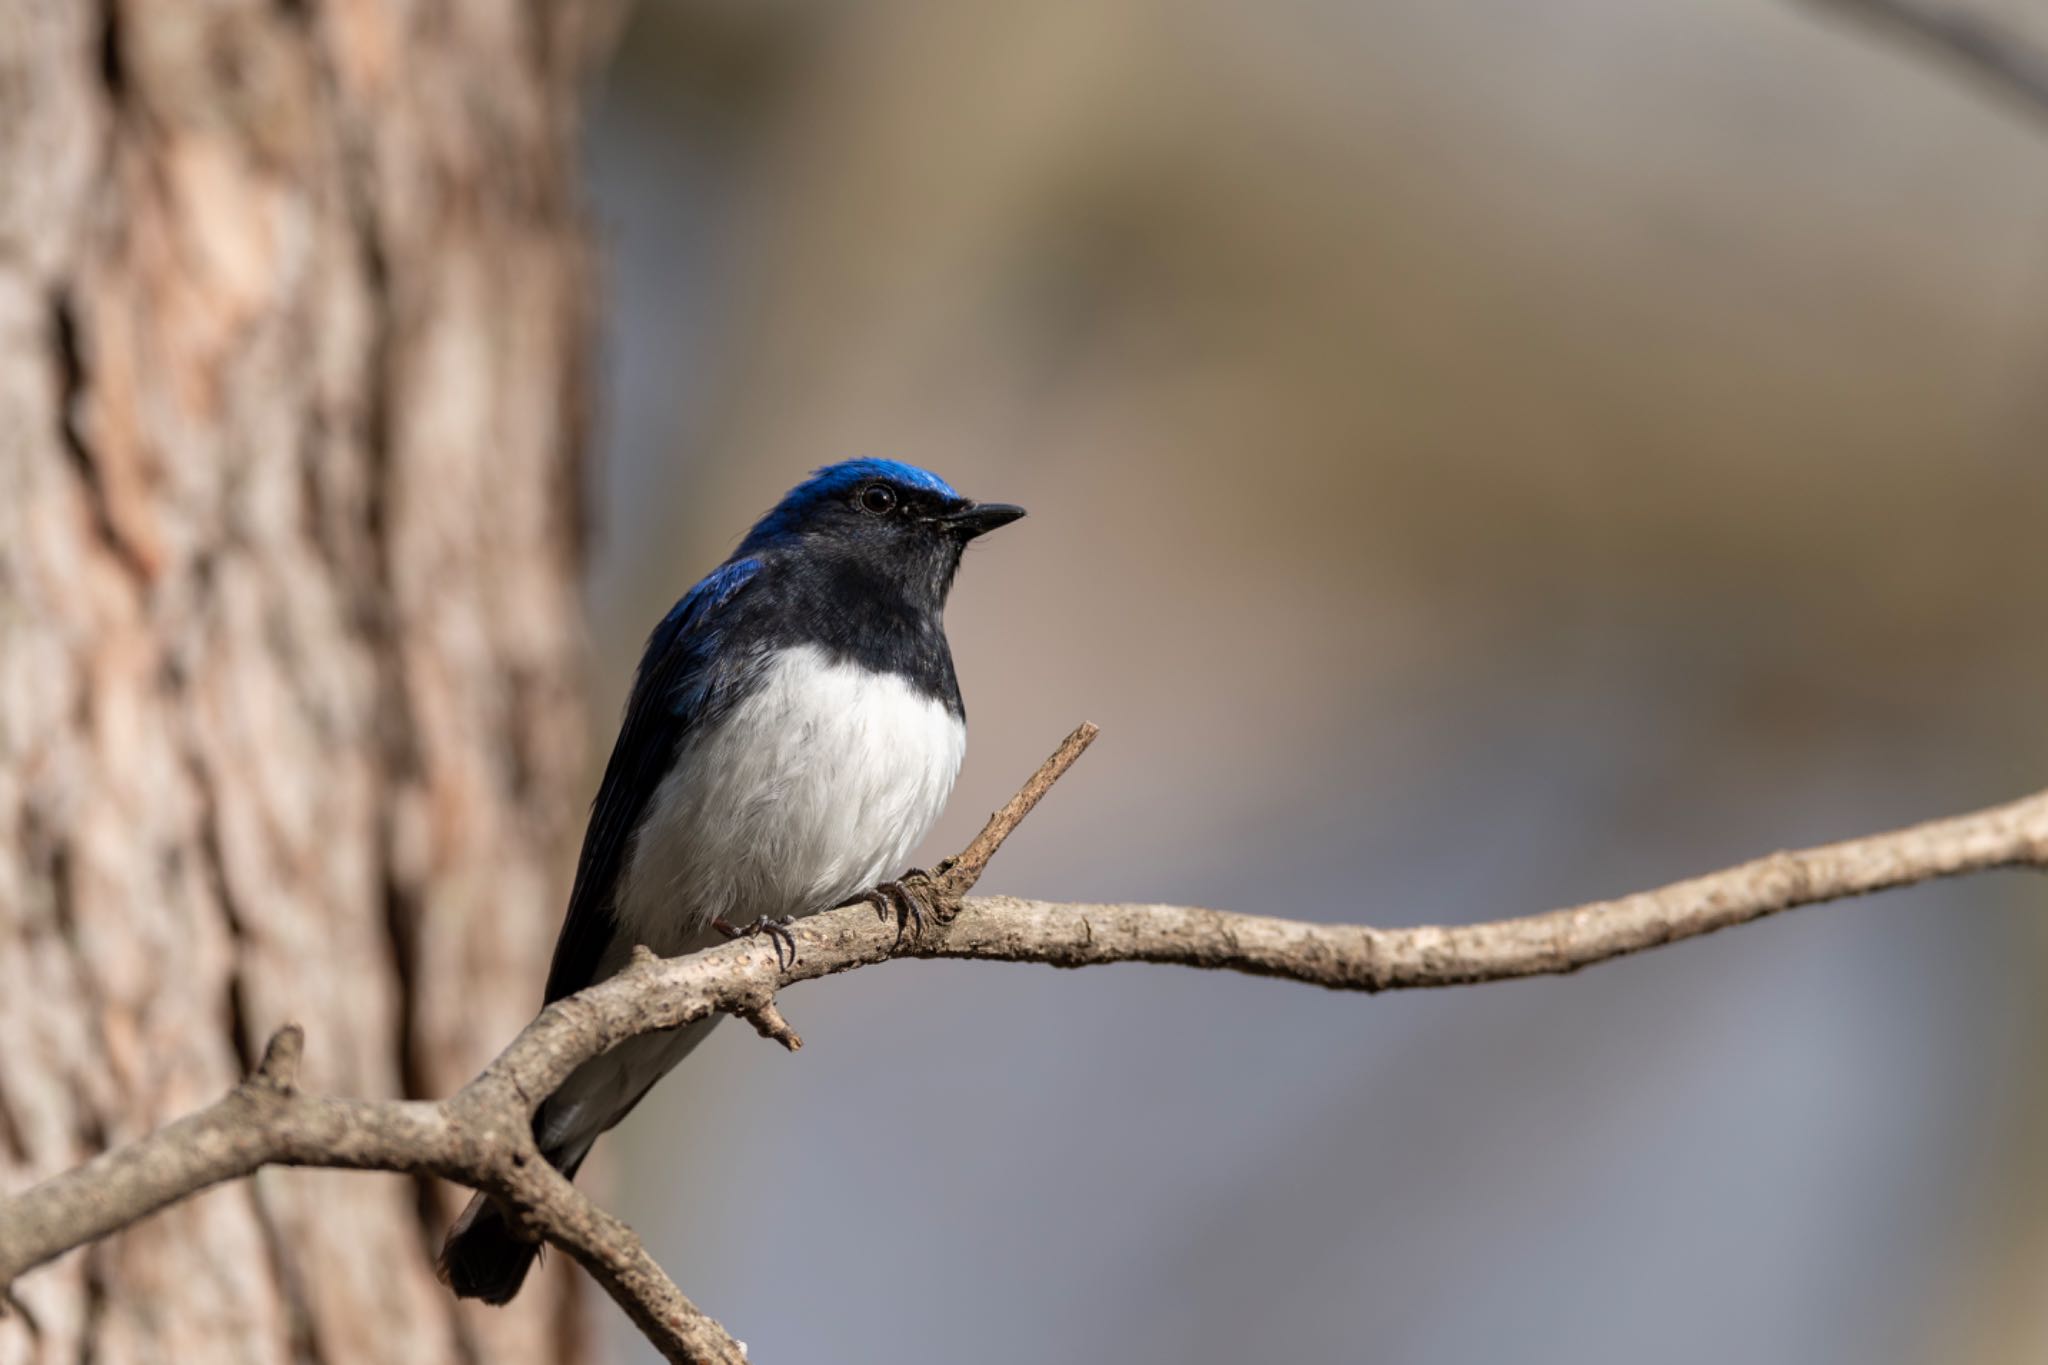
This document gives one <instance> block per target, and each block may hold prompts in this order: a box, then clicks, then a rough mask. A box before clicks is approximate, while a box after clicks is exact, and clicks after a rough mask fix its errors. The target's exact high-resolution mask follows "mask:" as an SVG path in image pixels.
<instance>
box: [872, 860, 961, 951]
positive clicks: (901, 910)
mask: <svg viewBox="0 0 2048 1365" xmlns="http://www.w3.org/2000/svg"><path fill="white" fill-rule="evenodd" d="M941 866H942V867H943V866H944V864H941ZM860 899H861V900H864V901H866V902H868V903H869V904H870V905H872V906H874V907H875V914H876V915H877V916H879V917H880V918H882V919H884V920H886V919H888V918H889V915H890V913H891V912H894V914H895V916H896V946H897V947H899V948H900V947H901V946H903V938H904V935H905V934H906V933H908V934H909V936H910V940H911V942H913V943H914V942H916V941H917V940H918V939H919V938H921V937H923V935H924V924H925V920H926V919H927V918H930V919H932V920H935V921H937V922H938V923H940V924H946V923H950V922H951V921H952V919H953V916H952V914H951V913H950V912H949V911H948V910H947V908H946V906H945V904H944V903H943V902H942V901H941V900H940V899H939V885H938V881H937V879H936V878H934V877H933V876H932V874H931V873H929V872H927V871H925V870H924V869H923V868H921V867H913V868H911V869H910V870H909V871H908V872H906V873H904V874H903V875H902V876H900V877H898V878H897V879H896V880H895V881H893V882H883V883H881V884H880V885H879V886H877V887H875V888H874V889H873V890H872V891H869V892H867V893H866V894H865V895H863V896H861V897H860Z"/></svg>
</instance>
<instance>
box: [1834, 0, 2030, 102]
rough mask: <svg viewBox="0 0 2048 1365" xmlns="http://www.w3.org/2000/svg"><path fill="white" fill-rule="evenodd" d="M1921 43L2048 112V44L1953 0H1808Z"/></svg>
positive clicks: (1992, 83)
mask: <svg viewBox="0 0 2048 1365" xmlns="http://www.w3.org/2000/svg"><path fill="white" fill-rule="evenodd" d="M1807 2H1808V3H1809V4H1813V5H1816V6H1819V7H1821V8H1824V9H1830V10H1834V11H1836V12H1838V13H1841V14H1846V15H1849V16H1851V17H1854V18H1858V19H1862V20H1865V21H1867V22H1869V23H1873V24H1878V25H1881V26H1883V27H1885V28H1889V29H1892V30H1893V31H1895V32H1897V33H1900V34H1903V35H1904V36H1906V37H1908V38H1910V39H1913V40H1914V41H1916V42H1918V43H1920V44H1921V45H1922V46H1923V47H1926V48H1928V49H1929V50H1930V51H1933V52H1935V53H1937V54H1939V55H1941V56H1944V57H1946V58H1948V59H1949V60H1950V61H1951V62H1954V63H1955V64H1957V65H1959V66H1961V67H1962V68H1963V69H1965V70H1967V71H1969V72H1971V73H1973V74H1975V75H1976V76H1978V77H1979V78H1980V79H1982V80H1983V81H1984V82H1985V83H1986V84H1988V85H1990V86H1992V87H1993V88H1994V89H1997V90H1999V91H2002V92H2003V93H2005V94H2006V95H2009V96H2016V97H2018V99H2019V100H2020V101H2021V102H2022V103H2024V104H2025V105H2026V106H2027V107H2028V108H2030V109H2031V110H2032V111H2033V112H2034V113H2035V114H2037V115H2042V116H2048V47H2044V46H2042V45H2041V43H2039V42H2035V41H2030V40H2029V39H2028V38H2026V37H2025V36H2023V35H2022V34H2020V33H2018V32H2017V31H2015V30H2013V29H2011V28H2008V27H2006V26H2005V25H2003V24H2000V23H1999V22H1997V21H1996V20H1994V19H1992V18H1991V17H1989V16H1988V15H1985V14H1981V13H1975V12H1972V11H1971V10H1969V9H1967V8H1965V7H1964V6H1962V5H1958V4H1953V3H1949V2H1948V0H1807Z"/></svg>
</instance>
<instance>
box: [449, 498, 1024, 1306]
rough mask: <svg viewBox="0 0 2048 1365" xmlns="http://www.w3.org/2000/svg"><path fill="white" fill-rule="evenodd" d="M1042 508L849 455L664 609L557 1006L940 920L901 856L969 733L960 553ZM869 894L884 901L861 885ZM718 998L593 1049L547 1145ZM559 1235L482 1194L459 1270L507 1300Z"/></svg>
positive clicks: (939, 803)
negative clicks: (855, 921) (855, 930)
mask: <svg viewBox="0 0 2048 1365" xmlns="http://www.w3.org/2000/svg"><path fill="white" fill-rule="evenodd" d="M1023 515H1024V509H1023V508H1021V507H1017V506H1014V505H1012V504H1009V503H999V502H976V501H973V500H972V499H969V498H965V497H962V496H961V495H960V494H959V493H957V492H955V491H954V489H953V487H952V486H951V485H950V484H948V483H947V482H946V481H945V480H943V479H941V478H939V477H938V476H937V475H935V474H932V473H929V472H927V471H925V470H923V469H919V468H916V467H915V466H912V465H909V464H905V463H901V462H899V461H895V460H884V459H856V460H846V461H843V462H841V463H838V464H832V465H827V466H826V467H824V468H823V469H819V470H817V471H816V472H814V473H813V474H811V475H810V477H809V478H807V479H805V480H804V481H803V482H801V483H799V484H798V485H797V486H796V487H795V488H793V489H791V490H790V491H789V492H788V493H787V494H786V495H785V496H784V497H783V498H782V500H781V501H780V502H778V503H777V504H776V505H775V506H774V507H773V508H772V509H771V510H770V511H769V512H768V513H767V514H766V515H765V516H763V517H762V518H761V519H760V520H759V521H758V522H756V523H755V524H754V526H753V529H752V530H750V531H749V532H748V533H747V534H746V536H745V537H744V538H743V539H742V540H741V541H740V543H739V546H738V548H737V549H735V550H734V551H733V552H732V554H731V555H730V556H729V557H728V558H727V559H726V560H725V562H724V563H722V564H720V565H719V566H718V567H717V568H715V569H713V570H712V571H711V572H710V573H709V574H707V575H705V577H704V578H703V579H702V581H700V582H699V583H697V585H696V586H695V587H693V588H691V589H690V590H689V592H687V593H685V594H684V595H683V597H682V599H681V600H680V601H678V602H677V603H676V604H675V606H674V607H673V608H672V609H671V610H670V611H669V613H668V615H667V616H665V617H663V618H662V620H661V622H660V624H659V625H657V626H656V627H655V628H654V630H653V633H652V634H651V635H650V636H649V637H648V640H647V645H646V649H645V651H644V653H643V654H642V656H641V659H640V665H639V669H638V671H637V673H636V675H635V678H634V682H633V687H632V691H631V693H630V695H629V697H628V699H627V702H626V707H625V716H624V719H623V721H622V723H621V725H620V727H619V734H618V738H617V740H616V741H615V742H614V744H613V746H612V752H611V758H610V760H609V761H608V762H607V763H606V765H605V771H604V777H603V780H602V781H601V782H600V784H599V786H598V791H597V796H596V799H595V800H594V801H593V802H592V804H591V812H590V821H589V824H588V826H587V827H586V829H585V832H584V836H583V846H582V852H581V853H580V854H579V856H578V858H577V862H576V874H575V879H574V882H573V884H572V886H571V889H570V892H569V901H568V907H567V910H566V912H565V913H564V915H563V920H562V928H561V932H560V935H559V936H558V938H557V940H556V943H555V951H554V958H553V961H552V963H551V964H550V966H549V969H548V977H547V985H546V989H545V991H544V993H543V994H544V997H545V998H544V1001H543V1004H544V1005H545V1004H551V1003H553V1002H554V1001H556V1000H559V999H561V998H563V997H564V996H567V995H573V994H574V993H575V992H577V991H579V990H581V989H583V988H584V987H586V986H589V985H592V984H594V983H596V982H599V981H602V980H604V979H606V978H607V977H610V976H612V975H614V974H616V973H617V972H618V971H620V970H621V969H622V968H624V967H625V966H626V965H627V964H628V963H629V962H630V961H631V960H632V957H633V953H634V950H635V948H636V947H638V946H641V945H644V946H645V947H647V948H648V949H650V950H652V951H653V952H655V953H656V954H659V955H660V956H663V957H673V956H677V955H680V954H683V953H690V952H695V951H698V950H700V949H703V948H706V947H709V946H711V945H712V944H715V943H718V942H721V941H723V940H724V939H727V938H731V937H736V936H740V935H746V934H768V935H772V936H773V937H774V939H775V941H776V951H777V954H778V957H779V956H780V954H781V953H782V951H783V950H784V948H785V947H787V948H788V950H789V951H790V952H792V953H794V951H795V944H794V939H793V938H792V937H791V936H790V934H789V926H790V925H791V924H792V923H794V921H795V919H796V918H797V917H801V916H804V915H808V914H813V913H816V912H817V911H820V910H825V909H829V908H832V907H834V906H837V905H841V904H850V903H855V902H857V901H859V900H861V899H863V898H869V899H873V900H874V903H875V904H876V906H877V908H878V910H886V909H887V908H888V906H889V905H893V906H894V908H895V909H896V911H897V913H898V916H899V918H898V932H899V934H900V933H901V932H902V929H903V927H904V925H905V924H906V923H910V924H912V925H913V927H915V924H916V923H919V922H921V916H920V915H919V909H920V907H919V905H918V900H917V897H916V895H915V894H914V893H913V892H912V891H911V889H910V874H905V876H903V877H899V878H898V879H897V880H895V881H893V882H880V881H878V879H879V878H881V877H883V876H884V874H885V873H888V872H890V871H892V870H894V869H897V868H900V867H901V866H902V864H903V860H904V859H905V858H906V857H907V856H908V855H909V853H910V851H911V849H912V848H913V847H915V846H916V845H917V844H918V843H919V842H920V841H922V840H923V838H924V837H925V835H926V834H927V833H929V832H930V830H931V826H932V824H933V823H934V822H935V821H936V820H937V819H938V816H939V812H940V811H941V810H942V809H943V808H944V806H945V803H946V799H947V797H948V796H949V795H950V794H951V792H952V789H953V781H954V778H955V777H956V776H957V775H958V773H959V770H960V763H961V760H962V758H963V757H964V756H965V754H966V749H967V712H966V708H965V706H964V705H963V704H962V702H961V698H960V684H959V679H958V677H957V676H956V675H955V673H954V669H953V656H952V651H951V649H950V647H949V646H948V644H947V640H946V632H945V622H944V613H945V605H946V598H947V596H948V594H949V593H950V591H951V589H952V585H953V579H954V576H955V574H956V573H957V572H958V570H959V567H960V560H961V556H962V554H963V553H964V552H965V550H966V548H967V546H968V545H969V544H970V543H971V542H972V541H974V540H975V539H977V538H978V537H980V536H982V535H985V534H987V533H988V532H990V531H993V530H995V529H996V528H998V527H1001V526H1006V525H1008V524H1009V523H1011V522H1013V521H1015V520H1017V519H1018V518H1019V517H1021V516H1023ZM863 893H865V896H864V895H863ZM717 1019H718V1016H717V1015H715V1014H714V1015H711V1016H709V1017H707V1018H705V1019H701V1020H697V1021H694V1022H692V1023H689V1024H685V1025H683V1026H681V1027H680V1028H674V1029H668V1030H664V1031H661V1032H657V1033H650V1034H645V1035H642V1036H640V1037H638V1038H634V1039H631V1040H629V1041H627V1042H625V1043H623V1044H621V1045H620V1046H618V1047H616V1048H614V1049H612V1050H611V1051H610V1052H607V1053H605V1054H604V1055H602V1056H599V1057H595V1058H593V1059H591V1060H590V1061H588V1062H585V1063H584V1064H583V1065H582V1066H580V1067H578V1068H577V1069H576V1070H575V1071H574V1072H573V1073H572V1074H571V1075H570V1076H569V1078H568V1079H567V1080H566V1081H565V1082H564V1083H563V1084H562V1086H561V1087H560V1088H559V1089H558V1090H557V1091H556V1092H555V1093H554V1094H553V1095H551V1096H549V1097H548V1098H547V1099H546V1100H545V1101H543V1102H542V1103H541V1104H540V1106H539V1107H538V1108H537V1109H536V1110H535V1113H534V1116H533V1137H534V1141H535V1143H536V1145H537V1146H538V1147H539V1149H540V1152H541V1154H542V1155H543V1156H544V1157H545V1158H546V1159H547V1160H548V1162H549V1163H551V1164H552V1165H554V1166H555V1167H556V1168H557V1169H559V1170H560V1171H561V1172H562V1173H563V1174H564V1175H565V1176H568V1177H571V1178H574V1176H575V1174H576V1171H577V1168H578V1167H579V1166H581V1165H582V1164H583V1160H584V1158H585V1157H586V1156H588V1155H589V1153H590V1149H591V1146H592V1144H593V1143H595V1142H596V1141H597V1139H598V1137H599V1136H600V1135H602V1134H603V1133H604V1132H605V1131H606V1130H608V1129H610V1128H611V1127H612V1126H613V1125H614V1124H616V1123H618V1122H619V1121H620V1120H621V1119H623V1118H624V1117H625V1116H626V1115H627V1114H628V1113H629V1112H631V1111H632V1109H633V1107H634V1106H635V1105H636V1104H638V1103H639V1102H640V1101H641V1099H642V1098H644V1097H645V1096H646V1094H647V1092H648V1090H649V1089H651V1088H652V1087H653V1086H654V1084H655V1083H656V1082H657V1081H659V1080H660V1079H661V1078H662V1077H663V1076H664V1075H666V1074H667V1073H668V1072H669V1071H670V1070H671V1069H672V1068H674V1067H675V1066H676V1065H677V1064H678V1063H679V1062H681V1061H682V1060H683V1058H684V1057H685V1056H686V1055H688V1053H689V1052H690V1050H691V1049H692V1048H694V1047H696V1046H697V1044H698V1043H700V1042H702V1041H703V1040H704V1037H705V1035H706V1034H708V1033H709V1032H710V1031H711V1028H712V1026H713V1025H714V1024H715V1023H716V1022H717ZM538 1252H539V1247H538V1245H537V1244H536V1243H535V1242H533V1241H532V1240H530V1239H528V1238H525V1237H523V1236H521V1235H520V1234H519V1233H518V1232H516V1231H515V1230H514V1228H513V1225H512V1221H511V1219H510V1217H509V1216H508V1214H507V1212H506V1210H505V1209H504V1208H503V1207H502V1206H501V1205H500V1204H498V1203H497V1202H495V1201H494V1200H493V1199H492V1198H491V1197H490V1196H488V1195H485V1194H481V1193H479V1194H478V1195H476V1196H475V1197H474V1198H472V1199H471V1200H470V1202H469V1204H468V1206H467V1207H466V1208H465V1209H464V1210H463V1212H462V1213H461V1215H460V1216H459V1217H457V1218H456V1220H455V1221H454V1223H453V1224H451V1225H450V1228H449V1231H448V1235H447V1238H446V1241H445V1242H444V1244H443V1246H442V1250H441V1255H440V1259H439V1262H438V1266H437V1268H438V1270H439V1273H440V1276H441V1278H442V1280H443V1281H444V1282H445V1283H446V1284H447V1285H448V1286H449V1288H451V1289H452V1290H453V1291H454V1292H455V1294H456V1295H457V1296H459V1297H462V1298H475V1299H482V1300H484V1301H485V1302H488V1303H506V1302H508V1301H510V1300H511V1298H512V1297H513V1295H515V1294H516V1293H518V1291H519V1287H520V1285H521V1284H522V1283H523V1282H524V1280H525V1278H526V1275H527V1272H528V1270H529V1269H530V1268H531V1267H532V1265H533V1261H534V1258H535V1256H536V1255H537V1254H538Z"/></svg>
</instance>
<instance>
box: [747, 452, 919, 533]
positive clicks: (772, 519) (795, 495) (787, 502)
mask: <svg viewBox="0 0 2048 1365" xmlns="http://www.w3.org/2000/svg"><path fill="white" fill-rule="evenodd" d="M876 480H880V481H882V482H884V483H893V484H898V485H901V486H902V487H905V488H915V489H920V490H922V491H923V492H926V493H933V494H936V495H937V496H939V497H942V498H946V499H948V500H958V499H959V497H960V495H959V494H958V493H956V492H954V491H953V485H951V484H949V483H947V482H946V481H945V480H944V479H942V478H940V477H939V476H938V475H936V474H934V473H932V472H931V471H929V470H924V469H919V468H918V467H917V466H916V465H910V464H904V463H903V462H902V461H901V460H841V461H840V462H839V463H838V464H828V465H826V466H825V467H824V468H823V469H820V470H818V471H816V472H815V473H813V474H812V475H811V477H810V478H808V479H805V480H804V481H803V482H802V483H800V484H798V485H797V486H796V487H794V488H792V489H790V490H789V492H788V493H786V494H784V495H783V499H782V501H781V502H778V503H776V504H775V507H774V510H772V511H770V512H769V513H768V515H767V516H765V517H762V518H761V520H759V521H758V522H756V523H754V529H753V530H751V531H749V532H747V538H746V539H745V540H743V541H741V542H740V548H739V553H740V554H746V553H748V552H750V551H752V550H757V549H762V548H765V547H767V546H769V545H772V544H774V543H775V542H776V541H779V540H784V539H787V538H789V537H791V536H794V535H796V534H798V533H799V532H801V531H802V530H803V528H804V525H805V523H807V522H808V521H809V520H810V519H811V516H812V515H813V514H814V513H815V512H816V511H817V509H818V508H820V507H823V506H825V505H827V504H829V503H835V502H839V501H841V500H843V499H844V498H846V497H847V495H849V494H850V493H852V492H853V490H854V489H856V488H858V487H860V486H861V485H862V484H864V483H871V482H874V481H876Z"/></svg>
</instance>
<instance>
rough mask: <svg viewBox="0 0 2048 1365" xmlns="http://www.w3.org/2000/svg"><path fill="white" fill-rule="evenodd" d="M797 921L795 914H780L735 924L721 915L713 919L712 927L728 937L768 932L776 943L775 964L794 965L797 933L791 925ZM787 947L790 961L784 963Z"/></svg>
mask: <svg viewBox="0 0 2048 1365" xmlns="http://www.w3.org/2000/svg"><path fill="white" fill-rule="evenodd" d="M795 923H796V916H795V915H778V916H776V917H775V918H774V919H770V918H768V917H767V916H766V915H763V916H761V918H759V919H757V920H755V921H754V922H753V923H752V924H734V923H733V922H732V921H731V920H728V919H726V918H725V917H724V916H723V915H721V916H719V917H718V918H717V919H714V920H712V921H711V927H712V928H714V929H716V930H717V931H718V932H719V933H721V934H724V935H725V936H726V937H727V938H759V937H760V936H761V935H763V934H766V935H767V936H768V941H769V942H771V943H773V944H774V945H775V965H776V966H778V967H782V966H789V967H794V966H795V965H796V935H795V934H792V933H790V932H789V927H790V926H791V925H792V924H795ZM785 949H787V950H788V952H789V961H788V962H787V963H784V962H783V960H782V954H783V951H784V950H785Z"/></svg>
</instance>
